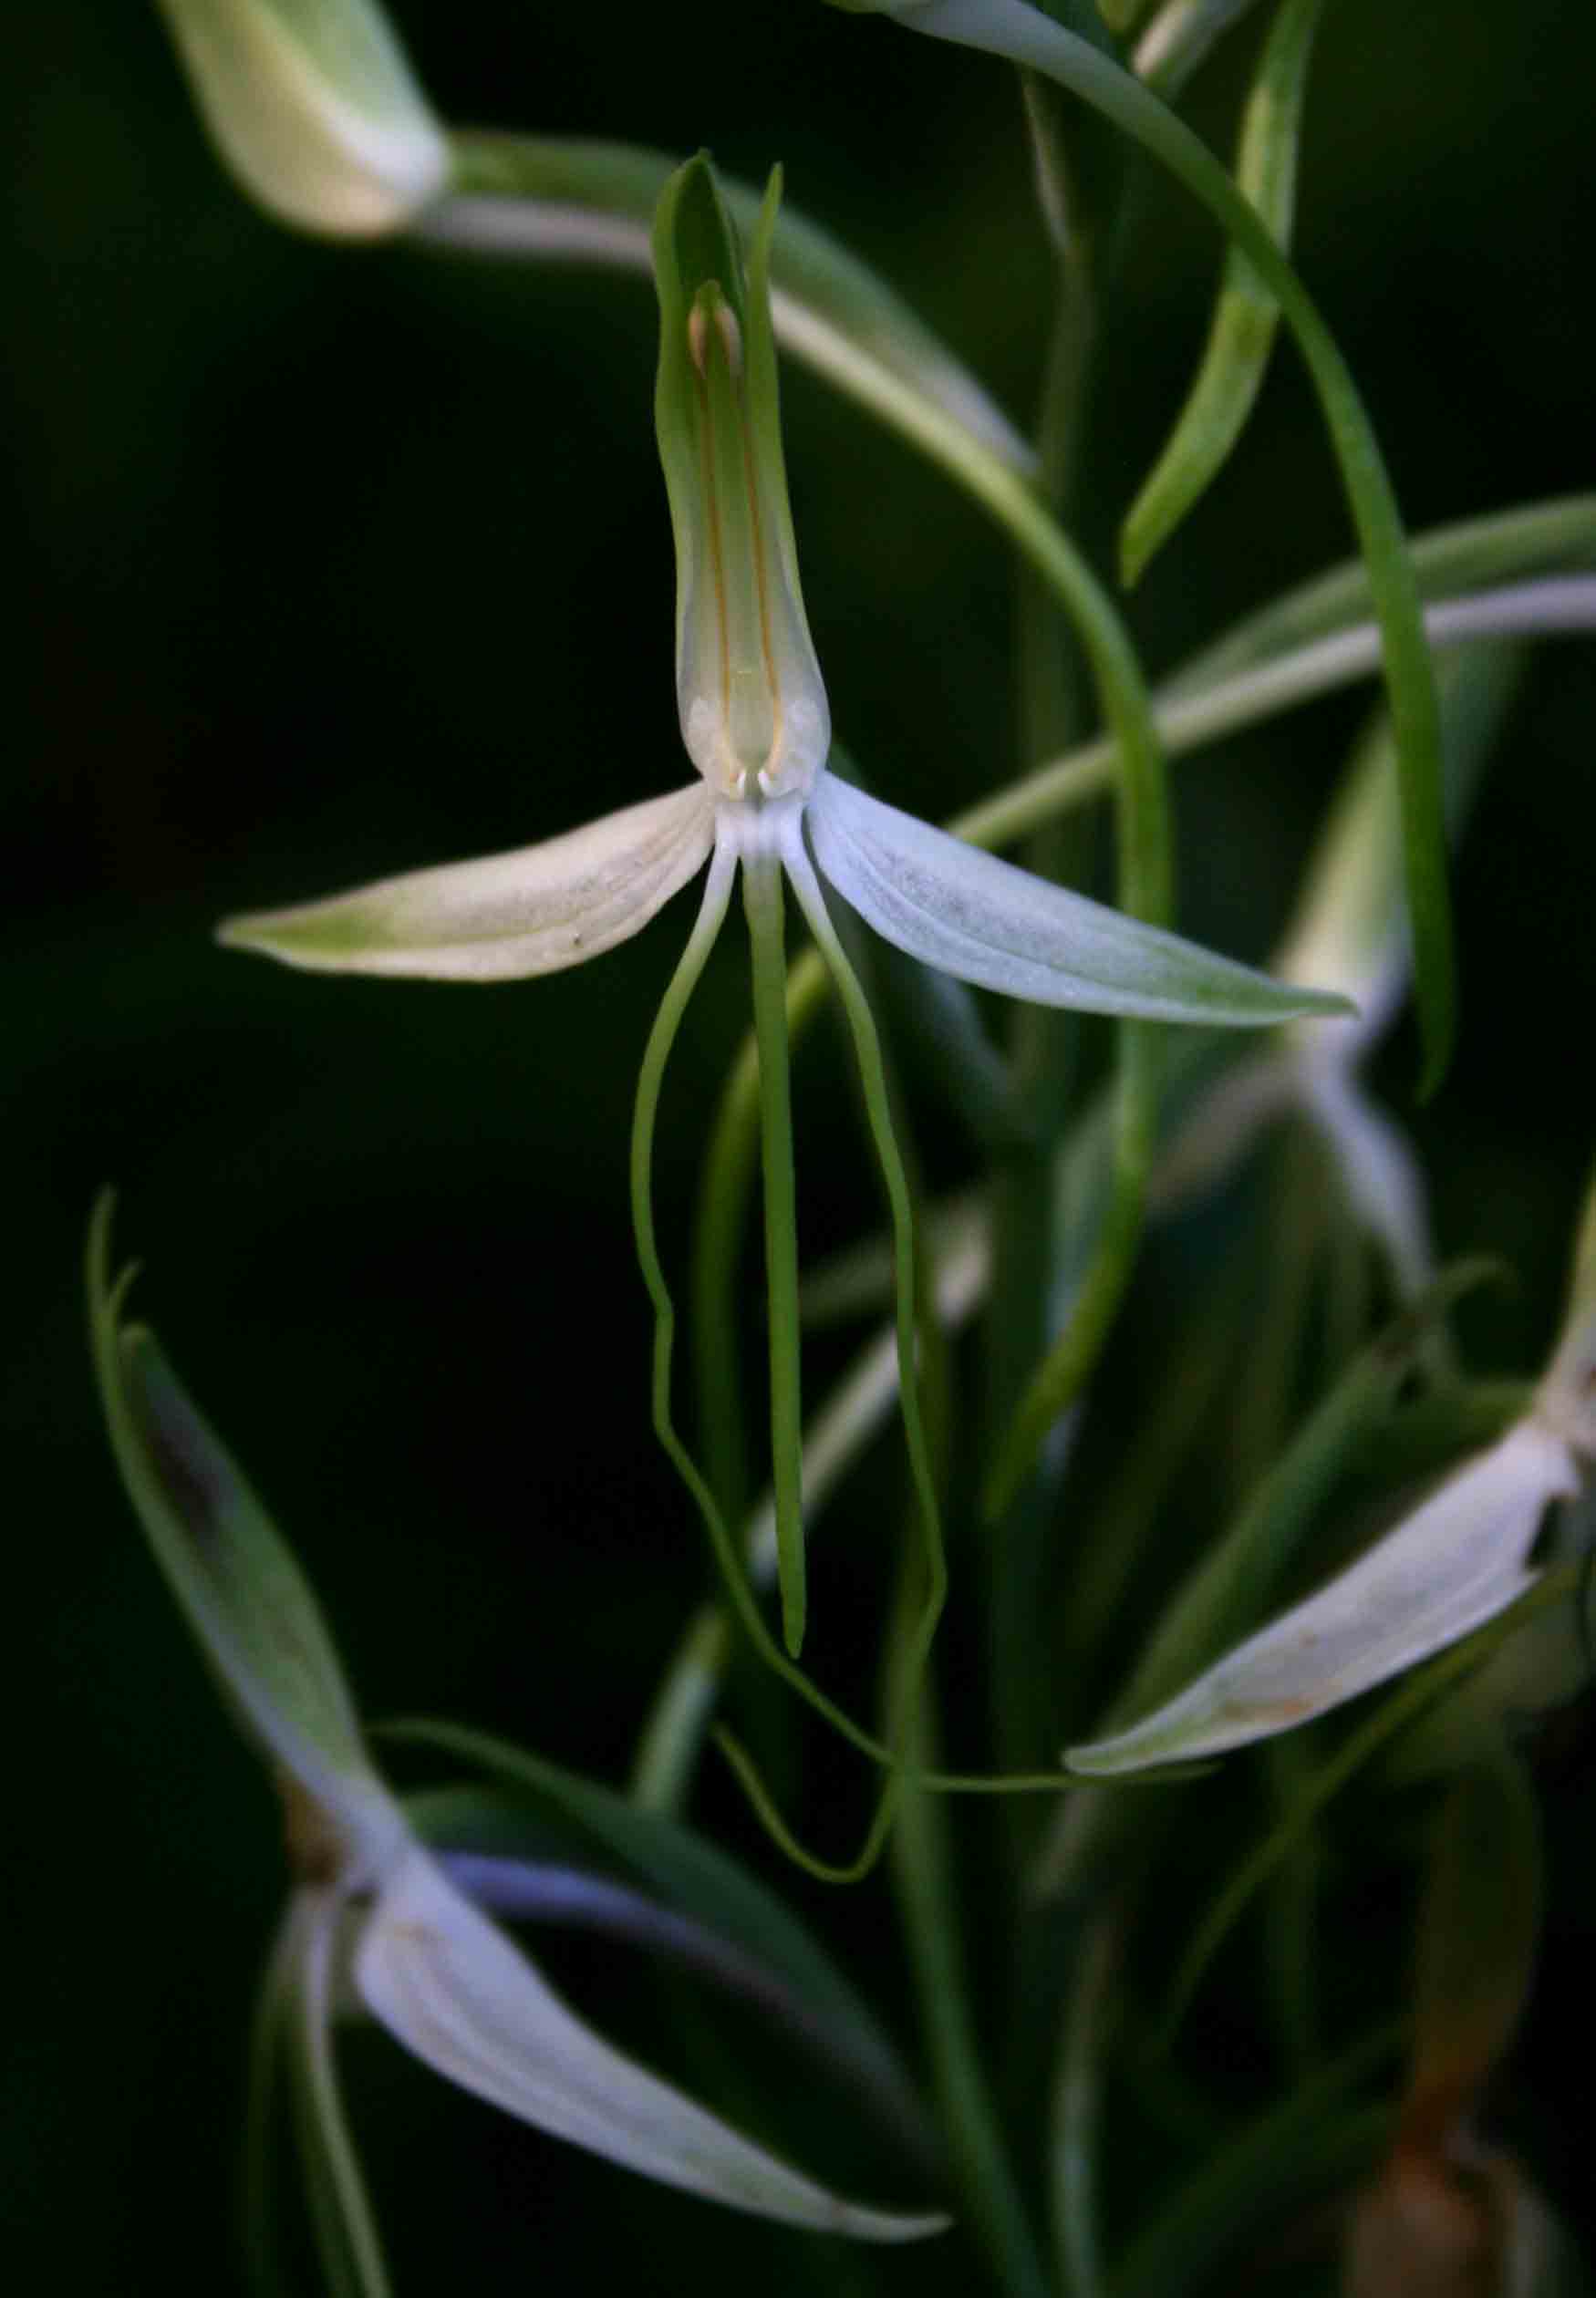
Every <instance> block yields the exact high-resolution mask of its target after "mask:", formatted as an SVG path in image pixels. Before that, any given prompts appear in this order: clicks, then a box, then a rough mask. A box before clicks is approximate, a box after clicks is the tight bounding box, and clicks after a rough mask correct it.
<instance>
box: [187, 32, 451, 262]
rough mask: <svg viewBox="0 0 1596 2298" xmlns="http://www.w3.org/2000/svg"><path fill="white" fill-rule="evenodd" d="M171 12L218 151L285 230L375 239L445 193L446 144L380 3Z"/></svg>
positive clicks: (201, 106) (398, 225) (244, 184)
mask: <svg viewBox="0 0 1596 2298" xmlns="http://www.w3.org/2000/svg"><path fill="white" fill-rule="evenodd" d="M161 11H162V13H163V15H164V16H165V17H166V19H167V22H168V24H169V25H170V26H171V36H172V38H173V40H174V41H175V42H176V45H177V49H178V53H179V55H180V56H181V58H182V61H183V64H184V66H185V67H186V68H187V70H188V74H189V78H190V79H191V81H192V86H193V91H194V95H195V97H196V98H197V100H198V103H199V107H200V109H201V112H202V114H203V116H204V120H205V125H206V127H207V128H208V129H210V132H211V135H212V139H213V140H214V142H215V144H216V147H217V149H218V150H219V151H220V152H221V153H222V156H223V159H225V160H226V161H227V163H228V165H229V166H230V167H231V168H232V170H233V174H234V175H235V176H236V177H237V178H238V180H239V181H240V182H241V183H242V184H243V186H244V190H245V191H248V192H250V193H251V194H252V195H253V196H254V198H255V199H257V200H258V201H259V202H261V205H262V206H263V207H264V208H266V209H268V210H269V211H270V212H271V213H273V214H274V215H276V216H278V217H280V218H281V219H282V221H283V222H284V223H296V224H299V225H301V226H302V227H303V228H304V229H306V230H307V231H313V232H327V233H334V234H337V235H344V234H347V235H349V236H352V237H367V236H368V235H371V234H374V233H381V232H389V231H397V230H398V229H399V227H400V226H401V225H402V224H404V223H407V222H408V221H409V218H410V217H411V216H413V215H414V214H415V213H416V212H417V211H418V210H419V209H420V208H422V207H424V206H425V205H426V204H427V202H429V201H430V200H431V199H433V198H434V197H435V196H436V195H437V194H438V193H439V192H440V191H441V190H442V189H443V185H444V181H445V179H446V177H447V176H448V173H449V149H448V146H447V144H446V143H445V141H444V138H443V131H442V129H440V126H439V124H438V122H437V120H436V119H434V118H433V116H432V114H431V112H430V109H429V108H428V105H427V101H426V98H424V97H423V95H422V94H421V91H420V88H418V86H417V85H416V81H415V78H414V76H413V75H412V73H411V71H410V67H409V63H408V62H407V61H406V58H405V55H404V52H403V50H402V49H401V48H400V47H399V42H398V41H397V39H396V38H395V37H394V35H393V32H392V31H391V29H390V28H389V23H388V20H387V18H386V16H383V14H382V13H381V11H380V10H379V9H378V8H376V7H373V6H372V5H369V0H318V5H311V6H307V5H305V0H161Z"/></svg>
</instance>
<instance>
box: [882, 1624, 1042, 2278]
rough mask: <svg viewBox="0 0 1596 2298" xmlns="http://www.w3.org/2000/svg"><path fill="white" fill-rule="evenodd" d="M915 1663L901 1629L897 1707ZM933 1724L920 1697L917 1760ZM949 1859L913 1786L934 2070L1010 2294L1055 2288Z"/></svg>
mask: <svg viewBox="0 0 1596 2298" xmlns="http://www.w3.org/2000/svg"><path fill="white" fill-rule="evenodd" d="M914 1666H915V1662H914V1659H913V1655H912V1652H909V1651H906V1650H905V1649H904V1648H903V1646H902V1644H901V1642H900V1641H898V1640H896V1639H895V1642H894V1650H893V1656H892V1669H893V1672H894V1674H895V1675H898V1676H899V1679H900V1680H898V1681H896V1682H892V1683H891V1684H890V1686H889V1704H890V1705H891V1707H892V1708H893V1709H894V1710H895V1711H896V1709H897V1708H898V1707H899V1706H900V1705H902V1704H903V1703H904V1692H905V1681H906V1679H907V1681H909V1682H912V1681H913V1679H912V1678H907V1670H910V1669H913V1668H914ZM900 1672H904V1673H903V1674H902V1675H900ZM934 1733H935V1725H934V1723H933V1720H932V1718H931V1716H930V1715H929V1713H928V1703H926V1701H925V1700H924V1699H923V1698H922V1699H918V1700H917V1703H916V1705H915V1707H914V1709H913V1711H912V1721H911V1723H910V1725H909V1736H908V1740H907V1750H908V1752H909V1753H910V1754H911V1755H913V1756H914V1757H915V1758H916V1759H917V1760H918V1761H922V1762H923V1761H924V1760H925V1759H926V1758H927V1757H928V1756H932V1757H934V1756H935V1755H936V1752H937V1751H936V1746H935V1740H934ZM951 1866H952V1861H951V1850H950V1846H949V1843H948V1827H947V1821H946V1817H945V1815H944V1814H943V1813H942V1811H941V1810H940V1809H939V1807H938V1806H937V1805H936V1804H934V1803H933V1802H932V1801H931V1800H930V1798H929V1797H928V1796H924V1795H920V1794H917V1793H916V1792H915V1791H914V1790H913V1789H912V1788H911V1789H908V1790H907V1791H906V1793H905V1795H904V1797H903V1802H902V1806H901V1808H900V1811H899V1816H898V1826H897V1828H896V1833H895V1834H894V1837H893V1842H892V1872H893V1880H894V1882H895V1883H896V1888H897V1902H898V1907H899V1910H900V1911H901V1914H902V1917H903V1925H904V1931H905V1932H906V1934H907V1941H908V1949H909V1962H910V1968H911V1970H912V1972H913V1974H914V1980H915V1992H916V1994H917V1999H918V2003H919V2010H920V2018H921V2023H922V2024H923V2026H924V2029H925V2035H926V2047H927V2050H928V2054H929V2057H930V2064H931V2079H932V2082H933V2083H934V2085H935V2086H936V2092H937V2097H938V2103H939V2105H940V2107H941V2110H942V2117H943V2120H944V2121H945V2123H946V2125H947V2127H948V2136H949V2139H950V2142H951V2146H952V2149H953V2156H954V2163H955V2168H956V2170H957V2173H958V2176H959V2183H960V2185H961V2187H962V2188H963V2189H964V2191H965V2193H966V2195H967V2196H968V2198H969V2219H970V2223H971V2226H972V2228H973V2229H974V2231H976V2233H977V2234H978V2235H979V2239H980V2241H981V2242H982V2244H983V2245H984V2247H985V2249H986V2251H987V2253H988V2255H989V2256H990V2259H991V2261H992V2264H993V2266H994V2268H995V2270H996V2272H997V2275H998V2278H999V2281H1000V2283H1001V2285H1002V2288H1003V2289H1004V2291H1005V2292H1006V2293H1009V2294H1010V2298H1049V2283H1048V2276H1047V2271H1046V2268H1045V2266H1044V2264H1043V2262H1042V2257H1041V2254H1040V2252H1039V2251H1038V2248H1037V2244H1036V2240H1035V2237H1034V2235H1033V2234H1032V2232H1031V2227H1030V2224H1029V2222H1028V2220H1027V2218H1026V2213H1025V2207H1024V2204H1023V2202H1022V2201H1021V2197H1020V2191H1019V2189H1018V2187H1017V2186H1016V2184H1015V2180H1014V2174H1013V2170H1012V2169H1011V2168H1010V2162H1009V2158H1008V2154H1007V2151H1006V2149H1005V2148H1004V2144H1003V2136H1002V2130H1001V2127H1000V2124H999V2121H998V2116H997V2109H996V2107H995V2106H994V2105H993V2102H992V2096H991V2093H990V2089H989V2087H988V2084H987V2079H986V2074H985V2069H984V2066H983V2061H982V2052H981V2047H980V2042H979V2037H978V2035H977V2034H976V2031H975V2023H974V2020H973V2018H972V2017H971V2013H970V2006H969V1989H968V1986H967V1983H966V1980H965V1972H964V1955H963V1951H962V1947H961V1942H960V1941H959V1930H958V1920H957V1916H956V1914H955V1908H956V1905H957V1900H956V1896H955V1893H954V1889H953V1879H952V1874H951Z"/></svg>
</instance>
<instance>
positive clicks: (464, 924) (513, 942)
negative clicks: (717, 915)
mask: <svg viewBox="0 0 1596 2298" xmlns="http://www.w3.org/2000/svg"><path fill="white" fill-rule="evenodd" d="M714 836H715V806H714V801H713V799H712V797H711V795H710V792H709V791H708V790H707V789H706V788H705V786H704V785H703V783H701V782H692V783H689V786H688V787H687V788H686V789H685V790H676V791H672V792H670V793H669V795H668V797H664V798H648V799H645V800H644V802H642V804H641V805H637V806H627V807H624V808H623V809H622V810H621V811H620V812H619V813H611V814H605V815H603V816H601V818H600V819H599V820H598V821H597V822H589V823H584V824H583V826H582V827H581V828H580V829H579V830H570V831H566V832H565V833H564V835H562V836H560V837H557V838H547V839H544V842H543V843H542V844H539V845H531V846H521V847H518V848H517V849H516V850H515V851H514V852H513V853H510V854H485V855H483V856H482V858H481V859H479V860H477V861H474V862H451V863H445V864H442V866H441V867H439V868H435V869H428V870H411V871H409V872H407V873H405V874H404V875H402V876H399V877H390V878H380V879H378V881H377V883H376V884H375V885H364V886H360V887H358V888H357V889H356V890H355V891H353V892H352V893H348V894H335V895H331V896H330V897H329V898H328V899H327V900H326V901H321V902H306V903H303V904H301V905H299V906H297V907H295V908H293V909H284V910H263V911H259V912H257V913H255V914H254V915H253V916H246V917H233V918H229V919H228V920H227V922H226V923H225V924H224V925H223V926H222V927H221V928H220V938H221V939H222V940H223V941H224V942H226V943H228V944H229V945H230V946H232V947H234V948H240V949H254V950H258V951H259V952H261V954H262V955H263V956H265V957H278V958H281V959H282V960H283V962H284V964H285V965H289V966H300V967H304V968H307V969H308V970H309V971H311V972H313V973H363V974H405V975H412V976H418V977H420V978H424V979H430V980H434V981H513V980H517V979H520V978H523V977H525V976H527V975H530V974H545V973H557V972H558V971H559V970H560V969H561V968H563V967H566V966H579V965H581V964H582V963H583V962H584V960H585V959H586V958H588V957H596V956H597V955H598V954H599V952H600V951H601V950H606V949H612V948H613V947H615V945H616V944H617V942H623V941H626V940H627V939H628V938H629V937H631V936H632V935H633V934H636V933H640V932H641V931H642V928H643V927H644V926H646V925H647V924H648V920H649V919H650V918H651V917H652V916H654V914H655V912H656V911H657V910H658V909H659V908H661V907H662V906H663V905H664V904H665V903H667V902H668V900H669V899H670V897H671V895H673V894H675V893H678V892H679V890H680V889H681V887H682V886H684V885H686V884H687V882H688V880H689V878H690V877H691V876H692V875H694V873H695V872H696V871H698V870H700V869H701V868H702V866H703V864H704V863H705V861H706V860H707V858H708V856H709V852H710V846H711V845H712V844H713V843H714Z"/></svg>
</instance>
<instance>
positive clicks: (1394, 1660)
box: [1064, 1197, 1596, 1776]
mask: <svg viewBox="0 0 1596 2298" xmlns="http://www.w3.org/2000/svg"><path fill="white" fill-rule="evenodd" d="M1593 1465H1596V1197H1593V1198H1592V1200H1591V1212H1590V1213H1589V1214H1588V1216H1587V1220H1586V1228H1585V1234H1584V1238H1583V1242H1582V1244H1581V1247H1580V1252H1579V1255H1578V1257H1577V1264H1576V1273H1575V1278H1574V1284H1573V1297H1572V1300H1571V1304H1570V1309H1569V1313H1568V1317H1567V1320H1566V1321H1565V1323H1564V1327H1563V1331H1562V1335H1561V1338H1560V1340H1559V1342H1558V1346H1557V1348H1556V1350H1555V1351H1554V1352H1553V1355H1552V1358H1551V1361H1550V1363H1549V1366H1548V1369H1547V1371H1546V1373H1545V1375H1544V1377H1543V1378H1542V1380H1541V1381H1540V1382H1539V1386H1538V1387H1537V1388H1536V1389H1535V1391H1534V1392H1533V1396H1532V1399H1531V1402H1530V1404H1529V1410H1528V1411H1527V1412H1526V1413H1524V1414H1523V1415H1522V1417H1521V1418H1520V1419H1518V1421H1516V1422H1515V1423H1513V1425H1512V1426H1511V1427H1510V1428H1509V1429H1508V1431H1507V1433H1506V1434H1504V1435H1503V1436H1501V1437H1500V1438H1498V1441H1497V1443H1496V1444H1492V1445H1491V1446H1489V1447H1488V1449H1487V1450H1486V1451H1484V1452H1482V1453H1478V1454H1476V1455H1475V1456H1474V1457H1473V1458H1472V1459H1470V1460H1468V1461H1466V1462H1465V1463H1464V1465H1462V1466H1461V1467H1459V1468H1457V1469H1455V1470H1454V1471H1453V1473H1452V1474H1451V1475H1448V1476H1446V1478H1444V1479H1443V1481H1442V1482H1441V1483H1440V1484H1439V1485H1437V1486H1436V1487H1435V1491H1434V1492H1432V1493H1431V1494H1430V1496H1429V1497H1428V1498H1427V1499H1426V1500H1425V1502H1424V1503H1423V1504H1422V1506H1419V1507H1417V1508H1415V1510H1413V1511H1412V1513H1411V1514H1409V1515H1407V1516H1404V1517H1403V1518H1402V1520H1401V1522H1400V1523H1398V1524H1397V1525H1396V1526H1395V1527H1394V1528H1393V1529H1392V1530H1391V1531H1389V1532H1387V1533H1386V1534H1385V1536H1384V1538H1382V1539H1379V1540H1377V1541H1376V1542H1375V1543H1374V1545H1373V1547H1372V1548H1369V1549H1368V1550H1366V1552H1365V1553H1364V1554H1363V1555H1362V1556H1361V1557H1359V1558H1358V1559H1357V1560H1356V1562H1355V1563H1352V1564H1351V1565H1349V1566H1348V1567H1347V1568H1346V1569H1345V1570H1344V1571H1343V1572H1341V1573H1338V1574H1337V1575H1336V1577H1335V1578H1334V1579H1332V1580H1330V1581H1329V1582H1327V1584H1326V1585H1325V1586H1324V1587H1323V1588H1321V1589H1319V1591H1318V1592H1317V1594H1315V1595H1312V1596H1310V1597H1308V1598H1306V1599H1304V1600H1303V1601H1302V1602H1301V1603H1299V1604H1295V1605H1293V1606H1292V1607H1291V1609H1290V1610H1288V1611H1286V1612H1284V1613H1282V1614H1281V1615H1280V1618H1279V1619H1277V1620H1271V1621H1270V1624H1269V1625H1268V1626H1267V1627H1264V1628H1261V1629H1259V1630H1258V1632H1257V1633H1256V1634H1254V1635H1250V1636H1248V1637H1246V1638H1245V1639H1244V1640H1243V1641H1241V1642H1240V1643H1238V1644H1237V1645H1236V1646H1235V1647H1234V1648H1233V1649H1232V1650H1231V1651H1228V1652H1227V1653H1226V1654H1225V1656H1224V1657H1223V1658H1222V1659H1220V1660H1218V1661H1216V1662H1215V1663H1214V1665H1213V1666H1212V1667H1209V1668H1207V1669H1206V1670H1204V1672H1202V1673H1201V1674H1199V1675H1198V1676H1197V1678H1196V1680H1195V1681H1194V1682H1191V1683H1189V1684H1187V1686H1186V1687H1185V1689H1184V1690H1182V1691H1181V1692H1177V1693H1176V1696H1175V1697H1174V1698H1173V1699H1171V1700H1167V1701H1166V1702H1164V1703H1162V1704H1161V1705H1159V1706H1158V1707H1156V1708H1155V1709H1154V1710H1153V1712H1152V1713H1150V1714H1148V1715H1145V1716H1143V1717H1141V1718H1140V1719H1139V1720H1138V1721H1137V1722H1135V1723H1132V1724H1131V1725H1130V1726H1129V1728H1128V1729H1127V1730H1124V1731H1122V1732H1116V1733H1114V1734H1113V1735H1112V1736H1110V1737H1108V1738H1104V1739H1099V1740H1093V1741H1091V1742H1088V1743H1087V1744H1083V1745H1081V1746H1077V1747H1071V1748H1067V1749H1066V1750H1065V1753H1064V1761H1065V1763H1066V1764H1067V1765H1069V1767H1070V1769H1071V1770H1072V1771H1076V1772H1082V1773H1085V1774H1088V1775H1098V1776H1111V1775H1114V1774H1116V1773H1121V1772H1135V1771H1141V1770H1144V1769H1145V1768H1146V1767H1147V1766H1148V1765H1155V1764H1166V1763H1183V1762H1187V1761H1188V1760H1191V1759H1194V1758H1197V1757H1200V1756H1207V1755H1220V1754H1222V1753H1224V1751H1225V1750H1227V1749H1228V1748H1233V1747H1242V1746H1246V1745H1247V1744H1249V1742H1251V1741H1253V1740H1259V1739H1266V1738H1269V1737H1270V1736H1271V1735H1272V1734H1275V1733H1277V1732H1284V1731H1289V1730H1290V1729H1292V1728H1293V1727H1294V1726H1296V1725H1297V1724H1300V1723H1307V1722H1309V1721H1310V1720H1311V1718H1312V1717H1314V1716H1317V1715H1322V1714H1324V1713H1326V1712H1327V1711H1328V1710H1330V1709H1332V1708H1335V1707H1339V1706H1341V1705H1342V1703H1343V1702H1345V1701H1347V1700H1352V1699H1355V1698H1356V1697H1357V1696H1358V1694H1359V1693H1360V1692H1367V1691H1371V1690H1372V1689H1373V1687H1374V1686H1375V1685H1376V1684H1379V1683H1384V1682H1387V1681H1388V1680H1389V1679H1390V1678H1391V1677H1392V1676H1394V1675H1397V1674H1400V1673H1401V1672H1403V1671H1404V1669H1408V1668H1413V1667H1416V1666H1417V1665H1418V1664H1419V1662H1420V1661H1424V1660H1427V1659H1429V1658H1431V1657H1432V1656H1433V1655H1434V1654H1435V1653H1436V1652H1438V1651H1445V1650H1446V1647H1447V1646H1448V1645H1449V1644H1454V1643H1456V1642H1457V1641H1459V1639H1460V1638H1462V1637H1464V1636H1466V1635H1469V1634H1471V1633H1472V1632H1473V1630H1475V1629H1477V1628H1482V1627H1483V1626H1484V1625H1485V1624H1486V1622H1487V1620H1494V1619H1495V1618H1496V1617H1497V1616H1498V1613H1501V1612H1504V1611H1506V1610H1508V1606H1509V1605H1511V1604H1513V1603H1515V1602H1516V1601H1517V1599H1518V1598H1519V1597H1520V1596H1522V1595H1523V1594H1524V1593H1525V1591H1526V1590H1527V1589H1529V1588H1531V1587H1533V1585H1534V1584H1535V1581H1536V1580H1537V1579H1538V1578H1539V1565H1538V1564H1537V1563H1536V1562H1534V1561H1532V1557H1533V1555H1534V1551H1535V1549H1536V1548H1537V1544H1538V1542H1539V1537H1540V1531H1541V1527H1542V1524H1543V1522H1544V1521H1545V1518H1546V1515H1547V1511H1548V1509H1549V1508H1550V1507H1551V1506H1553V1505H1554V1504H1556V1503H1559V1502H1564V1501H1569V1500H1572V1499H1574V1498H1576V1497H1577V1496H1578V1495H1579V1493H1580V1486H1581V1484H1582V1482H1583V1481H1584V1480H1585V1479H1586V1478H1588V1477H1589V1476H1590V1475H1591V1469H1592V1466H1593Z"/></svg>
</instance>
